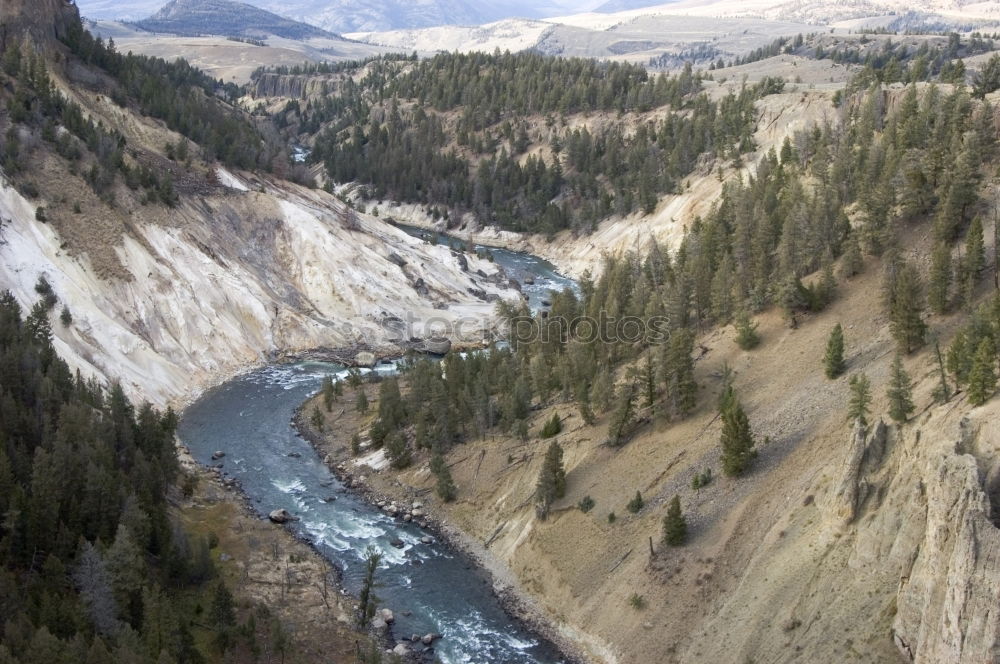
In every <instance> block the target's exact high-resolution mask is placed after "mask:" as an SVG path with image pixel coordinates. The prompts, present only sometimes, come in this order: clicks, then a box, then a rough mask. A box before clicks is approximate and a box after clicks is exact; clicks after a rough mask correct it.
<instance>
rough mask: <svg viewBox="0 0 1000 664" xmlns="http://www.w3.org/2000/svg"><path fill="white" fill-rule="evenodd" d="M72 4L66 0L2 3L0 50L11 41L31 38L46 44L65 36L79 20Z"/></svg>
mask: <svg viewBox="0 0 1000 664" xmlns="http://www.w3.org/2000/svg"><path fill="white" fill-rule="evenodd" d="M79 15H80V14H79V12H78V11H77V8H76V5H75V4H74V3H73V2H68V1H67V0H3V2H2V3H0V47H2V48H6V47H7V44H8V43H9V40H12V39H17V40H22V39H24V37H26V36H28V35H30V36H31V37H32V38H33V39H34V40H35V41H36V42H38V43H39V44H46V43H49V42H51V41H54V40H55V39H58V38H59V37H62V36H64V35H65V34H66V31H67V30H68V29H69V27H70V26H71V25H73V24H74V23H75V22H76V21H77V20H78V19H79Z"/></svg>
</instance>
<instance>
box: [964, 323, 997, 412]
mask: <svg viewBox="0 0 1000 664" xmlns="http://www.w3.org/2000/svg"><path fill="white" fill-rule="evenodd" d="M995 364H996V349H995V348H994V346H993V340H992V339H991V338H990V337H984V338H983V340H982V341H980V342H979V347H978V348H977V349H976V354H975V356H974V357H973V359H972V369H971V370H970V371H969V403H971V404H972V405H973V406H982V405H983V404H984V403H986V402H987V401H989V400H990V397H992V396H993V393H994V392H996V389H997V374H996V370H995V369H994V368H993V367H994V365H995Z"/></svg>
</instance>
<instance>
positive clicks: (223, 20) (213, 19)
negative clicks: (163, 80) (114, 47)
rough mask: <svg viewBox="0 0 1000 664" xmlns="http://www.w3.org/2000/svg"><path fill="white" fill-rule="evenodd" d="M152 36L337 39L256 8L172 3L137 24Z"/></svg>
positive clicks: (218, 1) (213, 1)
mask: <svg viewBox="0 0 1000 664" xmlns="http://www.w3.org/2000/svg"><path fill="white" fill-rule="evenodd" d="M136 25H138V26H139V27H140V28H142V29H144V30H149V31H150V32H170V33H173V34H177V35H203V34H210V35H226V36H238V37H257V38H260V37H266V36H268V35H274V36H276V37H284V38H286V39H297V40H303V39H310V38H313V37H323V38H327V39H335V38H336V35H334V34H332V33H329V32H327V31H326V30H322V29H320V28H317V27H315V26H312V25H308V24H306V23H299V22H298V21H293V20H291V19H287V18H284V17H283V16H278V15H277V14H272V13H271V12H269V11H266V10H264V9H260V8H259V7H255V6H253V5H248V4H245V3H242V2H230V1H229V0H171V1H170V2H168V3H167V4H165V5H163V7H162V8H161V9H160V11H158V12H156V13H155V14H153V15H152V16H150V17H148V18H145V19H143V20H141V21H138V22H137V23H136Z"/></svg>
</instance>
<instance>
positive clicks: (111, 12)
mask: <svg viewBox="0 0 1000 664" xmlns="http://www.w3.org/2000/svg"><path fill="white" fill-rule="evenodd" d="M162 2H163V0H130V2H128V3H123V2H122V0H77V4H78V6H79V8H80V13H81V14H82V15H83V16H85V17H87V18H90V19H110V20H120V19H124V20H129V21H137V20H140V19H145V18H146V17H148V16H149V15H150V14H152V13H153V12H156V11H157V10H158V9H159V8H160V5H161V4H162ZM206 2H207V0H205V1H203V2H201V3H195V2H191V3H186V4H189V5H197V4H206ZM250 4H252V5H254V6H256V7H259V8H261V9H265V10H267V11H269V12H274V13H276V14H280V15H281V16H284V17H287V18H292V19H295V20H297V21H301V22H303V23H308V24H310V25H314V26H317V27H319V28H323V29H324V30H329V31H331V32H336V33H342V32H362V31H373V30H400V29H412V28H426V27H431V26H435V25H480V24H483V23H490V22H493V21H498V20H501V19H504V18H513V17H520V18H540V17H544V16H555V15H558V14H569V13H574V12H578V11H583V10H587V9H592V8H593V7H594V6H595V5H597V4H600V0H596V1H595V0H539V1H538V2H530V1H529V0H252V1H251V2H250Z"/></svg>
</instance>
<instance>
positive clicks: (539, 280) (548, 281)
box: [396, 224, 580, 309]
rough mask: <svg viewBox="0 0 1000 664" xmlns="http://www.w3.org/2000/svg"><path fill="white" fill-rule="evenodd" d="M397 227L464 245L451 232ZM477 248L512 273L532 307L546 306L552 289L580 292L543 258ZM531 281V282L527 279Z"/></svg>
mask: <svg viewBox="0 0 1000 664" xmlns="http://www.w3.org/2000/svg"><path fill="white" fill-rule="evenodd" d="M396 227H397V228H399V230H401V231H403V232H404V233H407V234H408V235H412V236H413V237H419V238H421V239H423V240H427V241H428V242H441V243H447V244H448V245H449V246H451V247H453V248H455V249H462V248H464V247H465V242H464V241H463V240H460V239H458V238H456V237H453V236H451V235H444V234H442V233H437V232H435V231H430V230H427V229H426V228H420V227H418V226H410V225H408V224H396ZM475 250H476V251H477V252H480V253H483V254H486V255H489V256H491V257H492V258H493V261H494V262H495V263H496V264H497V265H499V266H501V267H502V268H503V269H504V271H505V272H506V273H507V276H509V277H513V278H514V279H517V280H518V281H519V282H520V283H521V292H522V293H524V294H525V295H527V296H528V305H529V306H530V307H531V308H532V309H538V308H539V307H542V306H544V304H543V303H544V302H545V301H547V300H548V297H549V292H550V291H553V290H557V291H558V290H563V289H564V288H569V289H570V290H572V291H574V292H575V293H576V294H577V295H579V294H580V288H579V285H578V284H577V283H576V281H574V280H572V279H570V278H569V277H565V276H563V275H561V274H559V272H558V271H556V268H555V266H554V265H552V263H550V262H548V261H547V260H545V259H544V258H539V257H538V256H534V255H532V254H526V253H524V252H521V251H511V250H510V249H502V248H500V247H491V246H489V245H486V244H477V245H475ZM529 281H530V282H532V283H528V282H529Z"/></svg>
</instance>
